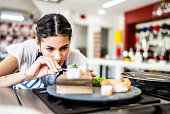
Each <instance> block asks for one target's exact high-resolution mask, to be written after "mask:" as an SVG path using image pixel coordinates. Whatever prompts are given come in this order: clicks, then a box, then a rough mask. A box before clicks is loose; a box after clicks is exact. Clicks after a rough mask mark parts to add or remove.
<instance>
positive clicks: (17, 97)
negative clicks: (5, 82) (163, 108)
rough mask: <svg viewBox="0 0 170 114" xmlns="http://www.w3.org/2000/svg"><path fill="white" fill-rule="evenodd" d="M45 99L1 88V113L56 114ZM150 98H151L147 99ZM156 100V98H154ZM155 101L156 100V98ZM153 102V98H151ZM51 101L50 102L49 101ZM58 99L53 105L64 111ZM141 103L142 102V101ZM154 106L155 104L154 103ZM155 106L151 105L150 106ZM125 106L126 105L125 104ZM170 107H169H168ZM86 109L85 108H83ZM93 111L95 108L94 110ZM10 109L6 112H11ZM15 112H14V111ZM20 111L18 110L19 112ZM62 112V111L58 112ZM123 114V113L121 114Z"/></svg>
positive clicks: (135, 104)
mask: <svg viewBox="0 0 170 114" xmlns="http://www.w3.org/2000/svg"><path fill="white" fill-rule="evenodd" d="M43 94H44V95H45V96H46V99H47V100H49V99H50V98H49V97H50V96H49V95H48V94H47V93H43ZM42 98H45V97H38V96H37V94H35V92H33V91H32V89H22V90H16V91H14V90H13V89H11V88H0V106H1V107H0V113H1V111H2V106H3V107H4V106H13V107H14V108H15V110H17V109H24V110H25V109H27V111H35V112H36V113H37V114H38V113H45V114H52V113H54V112H53V111H54V110H52V108H51V107H49V106H48V103H45V102H43V99H42ZM147 98H149V96H148V97H147ZM152 98H154V97H152ZM154 99H155V98H154ZM150 100H151V98H150ZM49 101H50V100H49ZM59 101H60V99H59V98H58V102H56V98H55V99H54V98H53V99H51V102H50V103H51V104H53V105H54V106H55V107H56V108H59V109H63V105H60V104H62V103H61V102H62V101H60V102H59ZM140 102H141V101H140ZM165 102H166V103H170V102H169V101H166V100H163V102H162V101H161V102H160V103H165ZM160 103H158V102H155V104H160ZM90 104H91V103H90ZM153 104H154V103H153ZM153 104H151V103H150V104H149V105H150V106H151V105H153ZM124 105H125V104H124ZM135 106H139V104H138V103H134V104H130V105H126V107H131V108H133V107H135ZM140 106H145V105H144V104H143V105H142V104H140ZM168 106H169V105H168ZM83 109H85V108H83ZM92 109H93V108H92ZM118 109H119V108H114V107H112V108H110V109H103V110H102V111H100V110H98V111H96V112H91V113H96V114H97V113H98V114H99V113H113V112H120V110H118ZM69 110H71V109H69ZM9 111H10V108H8V110H6V111H4V112H9ZM12 111H14V110H12ZM17 111H18V110H17ZM58 111H59V112H60V110H58ZM121 114H123V113H121Z"/></svg>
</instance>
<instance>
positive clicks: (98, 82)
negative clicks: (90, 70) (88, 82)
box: [93, 76, 104, 87]
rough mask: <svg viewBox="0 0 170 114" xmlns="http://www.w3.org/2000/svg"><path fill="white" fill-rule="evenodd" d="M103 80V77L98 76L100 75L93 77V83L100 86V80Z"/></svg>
mask: <svg viewBox="0 0 170 114" xmlns="http://www.w3.org/2000/svg"><path fill="white" fill-rule="evenodd" d="M103 80H104V78H100V76H98V77H97V78H95V79H94V80H93V85H94V86H98V87H100V86H101V85H100V82H101V81H103Z"/></svg>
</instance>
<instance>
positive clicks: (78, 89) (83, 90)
mask: <svg viewBox="0 0 170 114" xmlns="http://www.w3.org/2000/svg"><path fill="white" fill-rule="evenodd" d="M56 88H57V89H56V93H57V94H92V93H93V87H92V86H62V85H61V86H60V85H57V86H56Z"/></svg>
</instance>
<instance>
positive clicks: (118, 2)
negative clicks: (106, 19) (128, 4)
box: [102, 0, 126, 8]
mask: <svg viewBox="0 0 170 114" xmlns="http://www.w3.org/2000/svg"><path fill="white" fill-rule="evenodd" d="M125 1H126V0H112V1H110V2H107V3H105V4H103V5H102V7H103V8H109V7H112V6H114V5H117V4H120V3H122V2H125Z"/></svg>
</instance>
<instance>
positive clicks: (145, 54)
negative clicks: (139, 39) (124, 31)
mask: <svg viewBox="0 0 170 114" xmlns="http://www.w3.org/2000/svg"><path fill="white" fill-rule="evenodd" d="M143 60H144V61H147V60H148V49H147V48H145V49H144V52H143Z"/></svg>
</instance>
